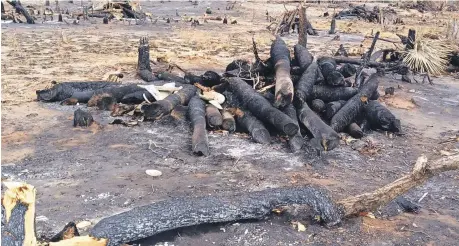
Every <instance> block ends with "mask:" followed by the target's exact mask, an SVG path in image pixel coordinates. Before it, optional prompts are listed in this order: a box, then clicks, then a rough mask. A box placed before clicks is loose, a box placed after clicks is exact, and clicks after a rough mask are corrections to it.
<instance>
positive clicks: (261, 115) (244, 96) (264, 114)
mask: <svg viewBox="0 0 459 246" xmlns="http://www.w3.org/2000/svg"><path fill="white" fill-rule="evenodd" d="M228 83H229V87H230V90H231V91H232V92H233V93H234V94H235V95H236V97H237V98H239V101H240V102H241V103H243V106H244V107H245V108H247V109H248V110H249V111H250V112H251V113H252V114H253V115H254V116H256V117H257V118H258V119H260V120H261V121H263V122H265V123H269V124H271V125H272V126H274V127H275V128H276V129H277V130H278V131H279V132H280V133H282V134H285V135H288V136H294V135H295V134H296V133H297V132H298V128H299V127H298V125H297V124H296V123H295V121H294V120H292V119H291V118H290V117H289V116H288V115H286V114H284V113H282V112H281V111H280V110H278V109H276V108H275V107H273V106H272V105H271V103H269V101H268V100H267V99H266V98H264V97H263V96H262V95H260V94H259V93H258V92H256V91H255V90H254V89H253V88H252V87H250V85H248V84H247V83H245V82H244V81H243V80H241V79H240V78H234V77H233V78H228Z"/></svg>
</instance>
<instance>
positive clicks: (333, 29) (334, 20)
mask: <svg viewBox="0 0 459 246" xmlns="http://www.w3.org/2000/svg"><path fill="white" fill-rule="evenodd" d="M335 29H336V19H335V17H333V19H332V21H331V24H330V31H329V32H328V34H335V33H336V31H335Z"/></svg>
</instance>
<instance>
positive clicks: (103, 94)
mask: <svg viewBox="0 0 459 246" xmlns="http://www.w3.org/2000/svg"><path fill="white" fill-rule="evenodd" d="M136 92H142V93H147V92H148V91H147V90H146V89H145V88H142V87H140V86H137V85H133V84H131V85H125V86H111V87H107V88H102V89H98V90H96V91H94V92H93V94H92V96H91V98H90V99H89V100H88V101H87V102H88V107H94V106H98V105H110V104H109V103H110V102H113V103H117V102H120V101H121V100H122V99H123V98H124V96H126V95H129V94H132V93H136ZM72 98H73V97H72ZM108 98H111V99H108ZM80 99H82V97H80V98H78V102H84V101H80ZM84 99H86V98H84ZM98 107H100V106H98ZM102 108H106V107H105V106H102ZM105 110H110V109H105Z"/></svg>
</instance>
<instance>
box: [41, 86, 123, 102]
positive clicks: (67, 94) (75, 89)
mask: <svg viewBox="0 0 459 246" xmlns="http://www.w3.org/2000/svg"><path fill="white" fill-rule="evenodd" d="M116 86H120V84H116V83H111V82H106V81H91V82H62V83H59V84H55V85H54V86H53V87H52V88H50V89H45V90H38V91H36V94H37V100H38V101H45V102H59V101H63V100H65V99H67V98H76V99H78V101H79V102H87V101H88V100H89V99H90V98H91V97H92V95H93V94H94V93H95V92H96V91H98V90H101V89H108V88H113V87H116Z"/></svg>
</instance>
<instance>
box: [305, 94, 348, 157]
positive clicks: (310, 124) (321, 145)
mask: <svg viewBox="0 0 459 246" xmlns="http://www.w3.org/2000/svg"><path fill="white" fill-rule="evenodd" d="M297 113H298V119H299V120H300V122H301V123H303V125H304V126H305V127H306V128H307V129H308V130H309V131H310V132H311V134H312V135H313V136H314V139H312V140H311V143H312V145H313V147H315V148H316V149H317V150H319V151H322V150H325V151H329V150H333V149H334V148H336V147H338V145H339V140H340V137H339V135H338V133H336V132H335V131H334V130H333V129H332V128H331V127H330V126H328V125H327V124H325V122H323V121H322V119H320V117H319V116H318V115H317V114H316V113H314V112H313V111H312V110H311V109H310V108H309V106H308V104H307V103H302V104H301V103H298V105H297Z"/></svg>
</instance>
